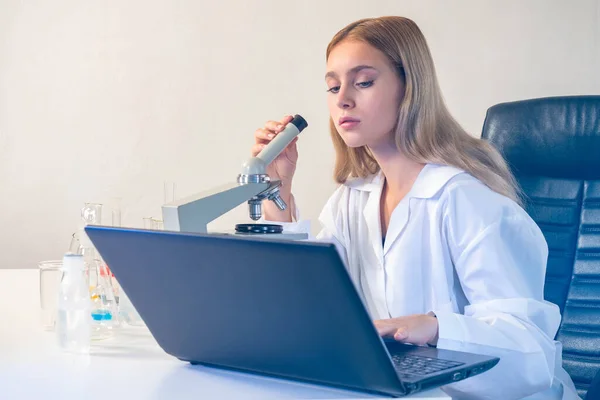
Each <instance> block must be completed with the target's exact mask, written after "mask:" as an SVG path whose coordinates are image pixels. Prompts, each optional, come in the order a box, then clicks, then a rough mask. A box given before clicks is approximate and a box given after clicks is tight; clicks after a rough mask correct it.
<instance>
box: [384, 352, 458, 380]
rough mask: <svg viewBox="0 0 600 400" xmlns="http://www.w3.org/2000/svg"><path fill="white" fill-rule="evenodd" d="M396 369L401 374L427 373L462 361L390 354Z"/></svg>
mask: <svg viewBox="0 0 600 400" xmlns="http://www.w3.org/2000/svg"><path fill="white" fill-rule="evenodd" d="M392 361H393V362H394V366H395V367H396V371H397V372H398V373H401V374H412V375H429V374H435V373H436V372H439V371H443V370H445V369H449V368H454V367H458V366H460V365H463V364H464V363H461V362H456V361H450V360H441V359H439V358H430V357H423V356H416V355H405V354H403V355H392Z"/></svg>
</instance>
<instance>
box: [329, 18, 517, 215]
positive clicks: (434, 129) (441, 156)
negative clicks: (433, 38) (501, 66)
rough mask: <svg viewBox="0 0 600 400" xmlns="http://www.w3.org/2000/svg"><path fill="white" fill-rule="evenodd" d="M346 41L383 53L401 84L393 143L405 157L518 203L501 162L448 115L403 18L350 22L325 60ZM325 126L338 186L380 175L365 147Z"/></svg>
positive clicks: (418, 39)
mask: <svg viewBox="0 0 600 400" xmlns="http://www.w3.org/2000/svg"><path fill="white" fill-rule="evenodd" d="M345 39H351V40H358V41H363V42H366V43H368V44H369V45H371V46H373V47H375V48H376V49H378V50H380V51H381V52H383V53H384V54H385V55H386V56H387V57H388V59H389V60H390V62H391V63H392V65H393V66H394V67H395V68H396V72H397V73H398V76H399V77H400V78H401V79H402V81H403V82H404V85H405V93H404V99H403V100H402V103H401V105H400V110H399V113H398V120H397V125H396V130H395V140H396V145H397V147H398V149H399V150H400V151H401V152H402V153H403V154H404V155H405V156H407V157H408V158H410V159H411V160H413V161H416V162H419V163H435V164H444V165H450V166H453V167H456V168H459V169H462V170H464V171H466V172H468V173H470V174H471V175H473V176H474V177H475V178H477V179H479V180H480V181H481V182H483V183H484V184H485V185H487V186H488V187H489V188H490V189H492V190H494V191H495V192H498V193H500V194H502V195H505V196H507V197H509V198H511V199H513V200H515V201H516V202H517V203H519V204H521V198H520V193H519V190H518V186H517V183H516V180H515V178H514V177H513V175H512V174H511V172H510V170H509V168H508V166H507V164H506V162H505V160H504V158H503V157H502V156H501V155H500V153H499V152H498V151H497V150H496V149H494V148H493V147H492V146H491V145H490V144H489V143H488V142H486V141H484V140H482V139H478V138H475V137H473V136H471V135H469V134H468V133H467V132H466V131H465V130H464V129H463V128H462V127H461V126H460V125H459V124H458V122H457V121H456V120H455V119H454V118H453V117H452V115H451V114H450V112H449V111H448V109H447V107H446V105H445V103H444V100H443V98H442V95H441V90H440V87H439V84H438V81H437V76H436V73H435V66H434V63H433V58H432V57H431V53H430V52H429V48H428V46H427V42H426V40H425V37H424V36H423V33H422V32H421V30H420V29H419V27H418V26H417V24H415V23H414V22H413V21H412V20H410V19H408V18H403V17H380V18H367V19H361V20H359V21H356V22H353V23H351V24H350V25H348V26H346V27H345V28H343V29H342V30H341V31H339V32H338V33H337V34H336V35H335V36H334V37H333V39H332V40H331V42H330V43H329V45H328V46H327V53H326V54H327V58H329V54H330V53H331V51H332V50H333V48H334V47H335V46H336V45H337V44H339V43H340V42H341V41H342V40H345ZM329 125H330V130H331V137H332V139H333V144H334V148H335V152H336V162H335V170H334V178H335V180H336V182H338V183H344V182H345V181H346V180H347V179H348V178H350V177H366V176H368V175H370V174H374V173H376V172H378V171H379V165H378V164H377V162H376V161H375V158H373V155H372V154H371V153H370V151H369V149H368V148H367V147H365V146H363V147H357V148H350V147H348V146H347V145H346V144H345V143H344V141H343V140H342V137H341V136H340V134H339V132H338V131H337V129H336V128H335V125H334V123H333V121H332V120H331V119H330V121H329Z"/></svg>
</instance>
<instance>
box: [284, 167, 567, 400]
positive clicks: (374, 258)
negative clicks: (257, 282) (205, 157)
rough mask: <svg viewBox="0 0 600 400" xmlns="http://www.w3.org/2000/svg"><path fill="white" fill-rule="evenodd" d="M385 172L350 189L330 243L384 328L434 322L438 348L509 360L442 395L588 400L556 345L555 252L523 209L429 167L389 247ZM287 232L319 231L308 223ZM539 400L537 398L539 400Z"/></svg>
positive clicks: (324, 216) (339, 201) (328, 216)
mask: <svg viewBox="0 0 600 400" xmlns="http://www.w3.org/2000/svg"><path fill="white" fill-rule="evenodd" d="M383 181H384V180H383V176H382V174H381V173H379V174H376V175H373V176H371V177H368V178H364V179H363V178H357V179H353V180H350V181H348V182H346V184H344V185H341V186H340V187H339V188H338V189H337V190H336V191H335V193H334V194H333V195H332V196H331V197H330V199H329V201H328V202H327V204H326V205H325V207H324V209H323V211H322V213H321V215H320V218H319V219H320V222H321V224H322V230H321V232H320V233H319V234H318V236H317V239H318V240H326V241H332V242H333V243H335V244H336V246H337V247H338V250H339V251H340V254H341V255H342V258H343V259H344V262H345V263H346V266H347V268H348V272H349V275H350V276H351V278H352V280H353V282H354V283H355V285H356V287H357V289H358V292H359V293H360V295H361V297H362V299H363V302H364V304H365V306H366V308H367V310H368V311H369V313H370V315H371V317H372V318H373V319H386V318H395V317H401V316H406V315H411V314H422V313H427V312H429V311H433V312H434V313H435V314H436V315H437V318H438V323H439V340H438V345H437V347H438V348H440V349H450V350H458V351H466V352H473V353H480V354H487V355H493V356H498V357H500V362H499V363H498V365H496V366H495V367H494V368H493V369H492V370H490V371H487V372H485V373H483V374H481V375H479V376H475V377H472V378H469V379H467V380H464V381H461V382H457V383H453V384H450V385H447V386H444V387H442V389H443V390H444V391H445V392H446V393H448V394H449V395H450V396H452V397H456V398H460V399H471V398H473V399H475V398H485V399H502V400H508V399H521V398H527V399H569V400H571V399H578V398H579V397H578V396H577V394H576V391H575V387H574V385H573V382H572V380H571V378H570V377H569V375H568V374H567V373H566V372H565V371H564V369H563V368H562V347H561V344H560V343H559V342H556V341H554V340H553V337H554V335H555V334H556V332H557V330H558V327H559V324H560V319H561V316H560V311H559V308H558V307H557V306H556V305H554V304H552V303H550V302H547V301H544V298H543V292H544V290H543V289H544V275H545V271H546V260H547V256H548V248H547V244H546V241H545V239H544V236H543V235H542V232H541V231H540V229H539V228H538V226H537V225H536V224H535V222H534V221H533V220H532V219H531V218H530V217H529V216H528V214H527V213H526V212H525V211H524V210H523V209H522V208H521V207H519V206H518V205H517V204H516V203H515V202H513V201H512V200H510V199H508V198H507V197H505V196H502V195H500V194H498V193H496V192H493V191H492V190H490V189H489V188H487V186H485V185H483V184H482V183H481V182H480V181H479V180H477V179H475V178H474V177H472V176H471V175H469V174H467V173H465V172H464V171H461V170H459V169H456V168H453V167H449V166H442V165H435V164H428V165H426V166H425V168H423V170H422V171H421V173H420V174H419V176H418V177H417V179H416V181H415V183H414V185H413V187H412V189H411V190H410V192H409V193H408V194H407V195H406V196H405V198H404V199H403V200H402V201H401V202H400V203H399V204H398V206H397V207H396V208H395V209H394V211H393V213H392V216H391V219H390V222H389V228H388V231H387V235H386V238H385V243H384V244H383V245H382V234H381V225H380V214H379V210H380V206H379V204H380V203H379V201H380V197H381V191H382V187H383ZM293 207H294V208H295V209H296V211H295V212H294V214H295V217H296V221H295V222H293V223H287V224H284V225H285V226H284V229H285V230H287V231H296V232H298V231H300V232H310V223H309V222H308V221H302V220H301V219H300V218H299V212H298V211H297V208H296V207H295V206H293ZM528 396H529V397H528Z"/></svg>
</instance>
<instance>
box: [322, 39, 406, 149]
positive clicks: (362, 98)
mask: <svg viewBox="0 0 600 400" xmlns="http://www.w3.org/2000/svg"><path fill="white" fill-rule="evenodd" d="M325 82H326V84H327V88H328V94H327V97H328V99H327V103H328V106H329V114H330V116H331V119H332V120H333V123H334V124H335V127H336V128H337V131H338V132H339V133H340V135H341V136H342V139H343V140H344V142H345V143H346V145H347V146H348V147H360V146H368V147H370V148H374V147H378V146H381V145H386V144H390V143H394V139H393V130H394V128H395V126H396V122H397V119H398V111H399V109H400V102H401V101H402V98H403V96H404V84H403V82H402V80H401V79H400V78H399V77H398V75H397V73H396V71H395V70H394V68H393V66H392V65H391V63H390V62H389V60H388V59H387V57H386V56H385V55H384V54H383V53H382V52H381V51H379V50H378V49H376V48H374V47H372V46H371V45H369V44H367V43H365V42H362V41H357V40H343V41H342V42H340V43H338V44H337V45H336V46H335V47H334V48H333V50H332V51H331V53H330V54H329V58H328V59H327V74H326V75H325Z"/></svg>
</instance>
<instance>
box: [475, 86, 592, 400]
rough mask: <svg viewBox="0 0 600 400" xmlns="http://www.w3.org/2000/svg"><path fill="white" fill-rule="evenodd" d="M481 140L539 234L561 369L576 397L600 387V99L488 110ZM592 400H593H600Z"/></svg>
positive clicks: (516, 104) (506, 105)
mask: <svg viewBox="0 0 600 400" xmlns="http://www.w3.org/2000/svg"><path fill="white" fill-rule="evenodd" d="M482 137H483V138H484V139H486V140H488V141H489V142H490V143H492V144H493V145H494V146H495V147H496V148H497V149H498V150H500V152H501V153H502V154H503V155H504V157H505V158H506V160H507V161H508V163H509V165H510V167H511V170H512V171H513V173H514V174H515V176H516V178H517V181H518V182H519V184H520V186H521V189H522V190H523V192H524V195H525V199H524V200H525V209H526V210H527V212H528V213H529V215H531V217H532V218H533V219H534V220H535V221H536V222H537V224H538V225H539V227H540V228H541V229H542V231H543V232H544V235H545V237H546V240H547V242H548V247H549V249H550V255H549V257H548V264H547V271H546V285H545V290H544V296H545V298H546V300H548V301H551V302H553V303H555V304H557V305H558V306H559V307H560V310H561V313H562V317H563V318H562V322H561V325H560V328H559V331H558V334H557V335H556V340H559V341H560V342H561V343H562V345H563V365H564V367H565V369H566V370H567V372H568V373H569V374H570V375H571V377H572V378H573V381H574V383H575V386H576V387H577V391H578V393H579V395H580V396H581V397H582V398H584V397H585V395H586V392H587V391H588V389H589V391H590V393H589V396H590V397H589V398H590V399H591V396H592V395H594V394H593V393H596V394H595V396H598V391H600V388H591V387H590V383H591V382H592V380H594V377H595V376H597V379H595V384H597V385H600V372H599V371H600V96H568V97H551V98H541V99H531V100H523V101H515V102H510V103H502V104H497V105H495V106H493V107H491V108H489V109H488V111H487V115H486V118H485V123H484V126H483V134H482ZM599 398H600V397H595V398H594V399H599Z"/></svg>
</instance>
